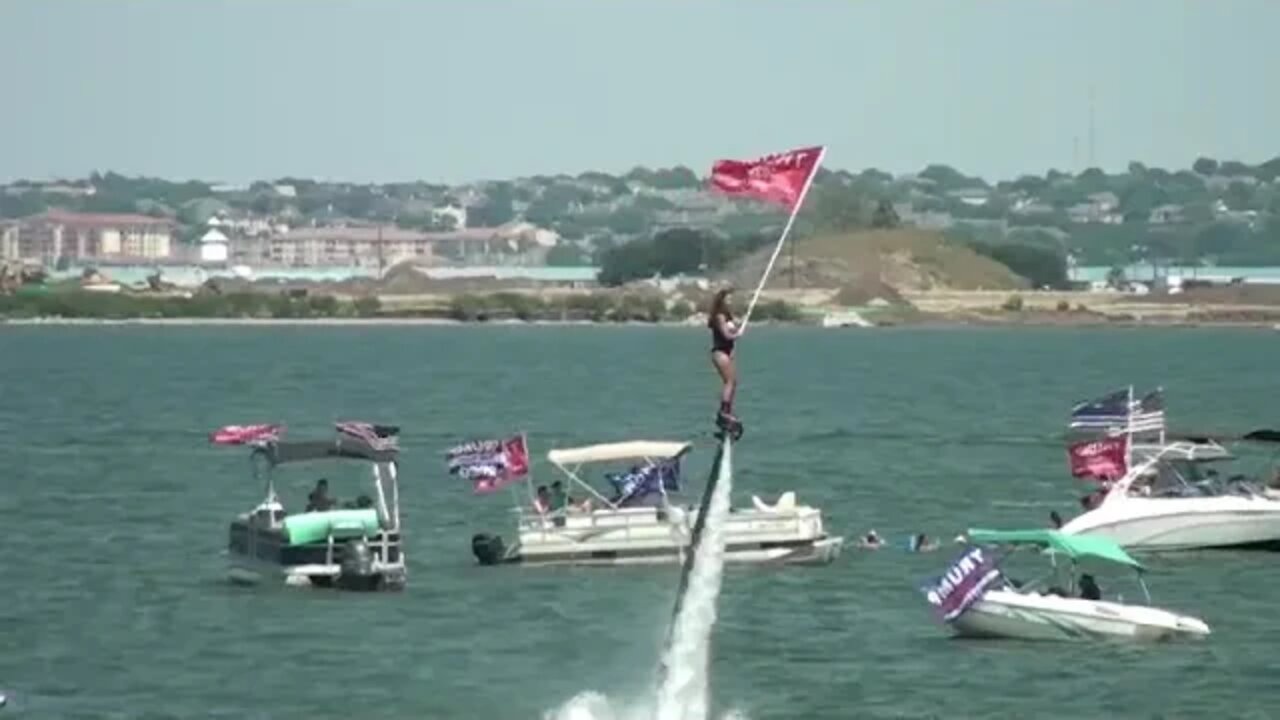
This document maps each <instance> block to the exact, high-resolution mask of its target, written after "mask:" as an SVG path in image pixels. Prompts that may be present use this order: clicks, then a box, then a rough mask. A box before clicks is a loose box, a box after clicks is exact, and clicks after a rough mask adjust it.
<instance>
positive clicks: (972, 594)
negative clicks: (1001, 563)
mask: <svg viewBox="0 0 1280 720" xmlns="http://www.w3.org/2000/svg"><path fill="white" fill-rule="evenodd" d="M999 577H1000V570H998V569H997V568H996V559H995V558H994V557H992V556H991V555H988V554H987V553H986V552H985V551H983V549H982V548H980V547H972V548H969V550H967V551H966V552H965V553H964V554H963V555H961V556H960V558H959V559H957V560H956V561H955V562H953V563H952V564H951V567H949V568H947V571H946V572H945V573H943V574H942V577H940V578H938V579H936V580H934V581H933V582H931V583H928V584H926V585H925V586H924V587H922V588H921V590H922V591H924V594H925V597H927V598H928V599H929V604H930V605H932V606H933V609H934V611H935V612H936V613H937V615H938V618H939V619H940V620H942V621H943V622H951V621H952V620H955V619H956V618H957V617H959V616H960V614H961V613H963V612H964V611H965V610H968V609H969V606H970V605H973V604H974V603H975V602H977V601H978V600H981V599H982V596H983V595H984V594H985V593H986V592H987V589H988V588H990V587H991V585H992V584H993V583H994V582H995V581H996V580H997V579H998V578H999Z"/></svg>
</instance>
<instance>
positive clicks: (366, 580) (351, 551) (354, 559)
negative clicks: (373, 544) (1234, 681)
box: [338, 539, 378, 590]
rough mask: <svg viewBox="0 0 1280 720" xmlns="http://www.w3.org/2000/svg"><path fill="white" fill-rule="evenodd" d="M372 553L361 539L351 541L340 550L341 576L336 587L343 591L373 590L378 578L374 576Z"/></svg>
mask: <svg viewBox="0 0 1280 720" xmlns="http://www.w3.org/2000/svg"><path fill="white" fill-rule="evenodd" d="M373 559H374V558H373V551H372V550H370V549H369V543H367V542H365V541H364V540H363V539H359V540H351V541H349V542H348V543H347V544H346V546H345V547H344V548H343V549H342V565H341V567H342V574H341V575H339V576H338V587H340V588H342V589H344V590H373V589H376V588H377V585H378V577H377V576H376V575H375V574H374V568H373Z"/></svg>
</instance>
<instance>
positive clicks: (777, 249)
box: [738, 145, 827, 335]
mask: <svg viewBox="0 0 1280 720" xmlns="http://www.w3.org/2000/svg"><path fill="white" fill-rule="evenodd" d="M826 154H827V146H826V145H823V146H822V149H821V150H819V151H818V160H817V161H816V162H815V163H814V164H813V172H812V173H809V179H808V180H806V181H805V183H804V188H802V189H801V190H800V197H798V198H796V204H795V205H794V206H793V207H792V208H791V215H790V216H789V217H787V224H786V225H785V226H783V228H782V236H781V237H779V238H778V244H777V245H775V246H774V248H773V256H772V257H770V258H769V264H768V265H766V266H765V268H764V274H763V275H761V276H760V284H759V285H757V286H756V291H755V293H753V294H752V295H751V302H750V304H748V305H747V312H746V313H744V314H743V315H742V327H740V328H738V334H739V335H741V334H742V333H745V332H746V331H747V321H749V320H750V319H751V311H752V310H755V308H756V302H757V301H758V300H759V299H760V292H761V291H762V290H764V285H765V283H766V282H768V281H769V273H770V272H772V271H773V264H774V263H775V262H777V260H778V254H779V253H781V252H782V246H783V245H785V244H786V242H787V236H788V235H790V234H791V226H792V225H794V224H795V222H796V215H798V214H800V208H801V206H803V205H804V199H805V196H806V195H808V194H809V188H810V187H812V186H813V179H814V178H816V177H817V176H818V168H820V167H822V159H823V157H825V156H826Z"/></svg>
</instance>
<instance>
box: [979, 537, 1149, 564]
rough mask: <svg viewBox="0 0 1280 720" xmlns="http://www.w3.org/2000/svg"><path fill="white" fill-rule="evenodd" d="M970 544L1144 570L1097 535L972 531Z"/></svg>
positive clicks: (1121, 551) (1131, 558) (1113, 543)
mask: <svg viewBox="0 0 1280 720" xmlns="http://www.w3.org/2000/svg"><path fill="white" fill-rule="evenodd" d="M968 538H969V541H970V542H973V543H977V544H988V545H1038V546H1040V547H1045V548H1048V549H1049V550H1050V551H1051V552H1060V553H1063V554H1065V555H1069V556H1070V557H1072V558H1097V559H1100V560H1108V561H1110V562H1114V563H1119V564H1121V565H1128V566H1129V567H1132V568H1136V569H1138V570H1142V569H1143V567H1142V564H1141V563H1139V562H1138V561H1137V560H1134V559H1133V557H1131V556H1130V555H1129V553H1127V552H1125V551H1124V548H1122V547H1120V546H1119V545H1117V544H1116V543H1115V541H1113V540H1110V539H1108V538H1105V537H1101V536H1094V535H1067V534H1064V533H1061V532H1058V531H1057V530H1040V529H1037V530H970V531H969V533H968Z"/></svg>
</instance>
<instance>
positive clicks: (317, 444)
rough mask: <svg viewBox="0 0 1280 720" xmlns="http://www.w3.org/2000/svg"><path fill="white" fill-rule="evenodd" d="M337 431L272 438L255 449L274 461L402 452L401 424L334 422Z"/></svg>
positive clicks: (379, 459)
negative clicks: (328, 435)
mask: <svg viewBox="0 0 1280 720" xmlns="http://www.w3.org/2000/svg"><path fill="white" fill-rule="evenodd" d="M334 431H335V432H334V436H333V439H332V440H280V439H279V438H271V439H268V440H266V441H263V442H259V443H256V449H255V450H254V453H255V454H257V453H261V454H263V455H265V456H266V458H267V460H268V461H270V463H271V464H272V465H281V464H283V463H291V462H304V461H307V460H326V459H332V458H343V459H348V460H367V461H369V462H374V463H384V462H393V461H395V459H396V458H397V457H398V456H399V442H398V441H397V436H399V434H400V428H399V427H397V426H395V425H375V424H373V423H365V422H342V423H337V424H336V425H335V426H334Z"/></svg>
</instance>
